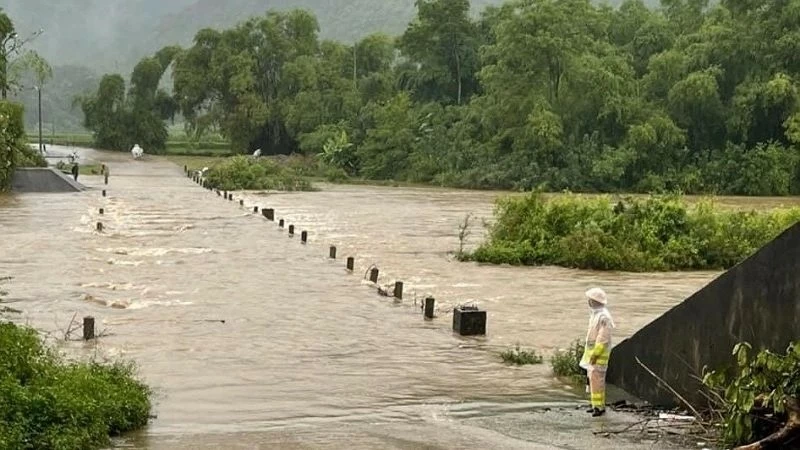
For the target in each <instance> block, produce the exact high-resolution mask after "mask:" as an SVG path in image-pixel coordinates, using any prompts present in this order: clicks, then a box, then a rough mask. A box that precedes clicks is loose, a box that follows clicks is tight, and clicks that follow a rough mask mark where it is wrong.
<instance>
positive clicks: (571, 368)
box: [550, 339, 586, 384]
mask: <svg viewBox="0 0 800 450" xmlns="http://www.w3.org/2000/svg"><path fill="white" fill-rule="evenodd" d="M583 349H584V345H583V340H582V339H577V340H575V341H573V342H572V344H570V346H569V348H567V349H564V350H558V351H556V352H555V353H553V356H552V357H551V358H550V367H552V368H553V374H554V375H555V376H557V377H565V378H569V379H571V380H572V381H574V382H575V383H578V384H582V383H583V382H584V381H585V380H586V375H585V373H584V370H583V369H581V366H580V362H581V358H582V357H583Z"/></svg>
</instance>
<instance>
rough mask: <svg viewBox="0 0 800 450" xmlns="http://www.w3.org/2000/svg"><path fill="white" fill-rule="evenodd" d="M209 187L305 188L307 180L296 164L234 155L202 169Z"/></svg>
mask: <svg viewBox="0 0 800 450" xmlns="http://www.w3.org/2000/svg"><path fill="white" fill-rule="evenodd" d="M206 179H207V180H208V182H209V183H210V184H211V186H212V187H214V188H217V189H224V190H227V191H234V190H243V189H245V190H278V191H307V190H311V183H310V182H309V181H308V180H307V179H306V178H305V177H304V176H303V174H302V171H301V170H299V168H298V167H291V166H287V165H286V164H279V163H278V162H276V161H274V160H272V159H269V158H252V157H248V156H234V157H232V158H228V159H225V160H223V161H221V162H219V163H217V164H215V165H214V166H212V167H211V168H210V169H209V170H208V172H207V173H206Z"/></svg>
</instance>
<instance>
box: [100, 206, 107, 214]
mask: <svg viewBox="0 0 800 450" xmlns="http://www.w3.org/2000/svg"><path fill="white" fill-rule="evenodd" d="M105 213H106V211H105V210H104V209H103V208H100V215H101V216H102V215H103V214H105Z"/></svg>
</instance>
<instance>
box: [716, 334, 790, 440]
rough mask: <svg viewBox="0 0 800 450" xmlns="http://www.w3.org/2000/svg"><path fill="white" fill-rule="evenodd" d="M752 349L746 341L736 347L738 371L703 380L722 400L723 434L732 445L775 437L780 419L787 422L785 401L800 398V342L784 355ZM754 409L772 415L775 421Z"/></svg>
mask: <svg viewBox="0 0 800 450" xmlns="http://www.w3.org/2000/svg"><path fill="white" fill-rule="evenodd" d="M752 350H753V349H752V347H751V346H750V344H748V343H746V342H744V343H740V344H738V345H736V347H734V349H733V356H734V357H735V358H736V368H735V370H733V371H728V372H726V371H712V372H708V373H706V374H705V375H704V377H703V384H705V385H706V386H707V387H708V388H709V389H711V390H713V391H714V392H716V393H717V394H718V397H719V398H720V400H721V404H720V405H718V406H719V407H720V408H721V414H722V418H723V423H722V435H723V439H724V441H725V444H726V445H729V446H735V445H740V444H745V443H748V442H752V441H753V440H757V439H762V438H764V437H766V436H767V435H769V434H772V433H773V432H774V431H776V430H777V429H778V428H780V426H781V424H780V420H781V419H783V420H784V421H785V418H786V414H785V413H786V409H785V407H786V405H785V402H786V401H787V400H788V399H794V400H795V401H797V399H800V343H793V344H791V345H790V346H789V347H788V348H787V349H786V353H785V354H777V353H773V352H771V351H769V350H761V351H760V352H758V354H756V355H755V356H753V355H752ZM754 409H758V410H761V411H763V413H762V414H770V415H772V420H765V419H766V418H765V417H764V416H763V415H761V414H758V413H755V412H754ZM774 419H778V420H777V421H776V420H774Z"/></svg>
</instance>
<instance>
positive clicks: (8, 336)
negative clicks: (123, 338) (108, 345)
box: [0, 323, 151, 450]
mask: <svg viewBox="0 0 800 450" xmlns="http://www.w3.org/2000/svg"><path fill="white" fill-rule="evenodd" d="M0 398H2V401H3V407H2V408H0V448H9V449H12V448H13V449H20V450H27V449H31V450H33V449H37V450H38V449H45V450H46V449H53V450H60V449H64V450H71V449H95V448H102V447H105V446H107V445H108V442H109V436H113V435H118V434H120V433H123V432H126V431H130V430H134V429H137V428H141V427H143V426H145V425H146V424H147V420H148V418H149V415H150V408H151V404H150V390H149V388H148V387H147V386H145V385H144V384H143V383H142V382H140V381H138V380H137V379H136V377H135V370H134V367H133V366H132V365H130V364H124V363H116V364H111V365H103V364H99V363H96V362H88V363H75V362H66V361H64V360H63V359H62V358H61V357H59V356H58V355H57V354H56V353H55V352H54V351H52V350H51V349H49V348H47V347H45V346H44V345H43V343H42V341H41V339H40V337H39V336H38V335H37V333H36V331H34V330H32V329H30V328H24V327H19V326H17V325H14V324H11V323H2V324H0Z"/></svg>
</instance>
